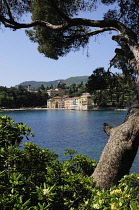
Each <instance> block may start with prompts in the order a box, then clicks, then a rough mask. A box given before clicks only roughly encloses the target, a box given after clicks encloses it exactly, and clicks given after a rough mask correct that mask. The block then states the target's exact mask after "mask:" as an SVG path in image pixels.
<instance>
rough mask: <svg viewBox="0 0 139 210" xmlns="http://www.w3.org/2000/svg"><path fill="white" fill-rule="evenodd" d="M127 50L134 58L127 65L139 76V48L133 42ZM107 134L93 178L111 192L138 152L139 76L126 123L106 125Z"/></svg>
mask: <svg viewBox="0 0 139 210" xmlns="http://www.w3.org/2000/svg"><path fill="white" fill-rule="evenodd" d="M128 47H129V48H128V49H130V50H131V52H132V59H129V60H128V62H129V63H130V65H132V67H133V68H134V70H135V71H136V73H137V74H139V45H138V44H133V42H131V45H128ZM133 55H134V57H133ZM104 131H105V132H106V133H107V134H108V136H109V140H108V142H107V144H106V146H105V148H104V150H103V152H102V155H101V157H100V160H99V163H98V165H97V167H96V169H95V171H94V173H93V174H92V177H93V179H94V181H95V182H96V186H97V187H101V188H104V189H109V188H110V187H112V186H113V185H117V184H118V181H119V180H120V179H121V178H122V177H123V176H124V175H126V174H129V171H130V168H131V166H132V163H133V161H134V158H135V156H136V154H137V151H138V146H139V76H138V77H137V80H136V84H135V96H134V99H133V102H132V105H131V107H130V109H129V111H128V113H127V116H126V119H125V121H124V123H123V124H121V125H120V126H117V127H111V126H109V125H108V124H107V123H104Z"/></svg>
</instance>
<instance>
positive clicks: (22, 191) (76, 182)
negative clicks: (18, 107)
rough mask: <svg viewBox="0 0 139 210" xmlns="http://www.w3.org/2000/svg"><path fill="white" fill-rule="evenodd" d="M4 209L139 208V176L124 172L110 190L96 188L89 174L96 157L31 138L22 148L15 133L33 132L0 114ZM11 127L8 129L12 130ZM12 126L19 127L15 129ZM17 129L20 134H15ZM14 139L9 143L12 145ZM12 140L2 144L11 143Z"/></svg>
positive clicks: (1, 201) (0, 184) (0, 191)
mask: <svg viewBox="0 0 139 210" xmlns="http://www.w3.org/2000/svg"><path fill="white" fill-rule="evenodd" d="M3 122H4V123H5V122H6V124H5V126H6V125H7V127H6V133H7V135H3V132H4V127H3V126H0V138H1V149H0V169H1V172H0V209H3V210H68V209H69V210H76V209H81V210H82V209H84V210H85V209H86V210H92V209H101V210H104V209H107V210H110V209H111V210H117V209H118V210H130V209H131V210H137V209H138V208H139V175H137V174H131V175H128V176H125V177H124V178H123V179H122V180H121V181H120V182H119V185H118V186H114V187H113V188H111V189H110V190H107V191H104V190H103V189H98V188H95V183H94V182H93V180H92V177H91V176H90V175H91V174H92V172H93V170H94V168H95V166H96V161H94V160H91V159H90V158H89V157H87V156H83V155H80V154H76V152H75V151H73V150H71V149H67V150H66V153H65V155H67V156H69V160H67V161H64V162H59V161H58V156H57V155H56V154H55V153H54V152H51V151H49V150H48V149H43V148H40V147H39V146H37V145H35V144H33V143H25V144H24V148H23V149H20V148H19V145H17V144H13V142H15V139H16V138H19V137H22V135H23V134H25V135H28V134H29V133H31V131H30V128H28V127H27V126H25V125H22V127H20V126H19V125H20V124H16V123H14V121H13V120H12V119H11V118H9V117H6V116H4V117H2V116H0V123H1V125H3ZM8 128H9V134H8ZM11 128H13V131H15V130H14V128H15V129H16V131H17V133H16V132H13V136H12V135H11V131H12V129H11ZM17 134H18V135H17ZM9 138H11V144H9V142H10V141H9ZM7 139H8V144H5V143H4V144H2V141H3V142H7ZM5 145H6V146H5Z"/></svg>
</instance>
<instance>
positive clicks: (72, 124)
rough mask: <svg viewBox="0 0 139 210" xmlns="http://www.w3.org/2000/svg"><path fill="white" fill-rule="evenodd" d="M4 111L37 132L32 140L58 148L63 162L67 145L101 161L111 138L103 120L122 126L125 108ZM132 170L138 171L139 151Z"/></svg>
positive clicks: (50, 148) (57, 150)
mask: <svg viewBox="0 0 139 210" xmlns="http://www.w3.org/2000/svg"><path fill="white" fill-rule="evenodd" d="M2 114H6V115H8V116H10V117H12V118H13V119H14V120H15V122H23V123H26V124H27V125H28V126H30V127H31V128H32V132H33V133H34V135H35V137H30V141H32V142H34V143H35V144H37V145H39V146H40V147H42V148H48V149H49V150H50V151H52V150H53V151H55V153H56V154H58V155H59V160H61V161H62V160H65V159H66V157H65V156H64V152H65V151H64V150H65V149H67V148H71V149H73V150H76V151H77V152H78V153H79V154H83V155H87V156H89V157H90V158H92V159H95V160H97V161H98V160H99V157H100V155H101V152H102V150H103V148H104V146H105V145H106V143H107V140H108V137H107V135H106V134H105V133H104V131H103V123H104V122H107V123H108V124H110V125H112V126H117V125H120V124H121V123H122V122H123V121H124V118H125V116H126V111H65V110H39V111H38V110H33V111H32V110H30V111H8V112H4V113H2ZM25 142H27V140H26V139H24V140H23V143H25ZM131 172H136V173H139V154H137V156H136V159H135V161H134V164H133V166H132V169H131Z"/></svg>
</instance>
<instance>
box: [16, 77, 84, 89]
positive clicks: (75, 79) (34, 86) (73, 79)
mask: <svg viewBox="0 0 139 210" xmlns="http://www.w3.org/2000/svg"><path fill="white" fill-rule="evenodd" d="M58 81H61V82H62V83H65V84H66V85H67V86H68V85H71V84H73V83H75V84H79V83H81V82H83V83H84V84H85V83H86V82H87V81H88V76H77V77H70V78H68V79H65V80H64V79H58V80H54V81H49V82H44V81H39V82H37V81H25V82H22V83H20V84H19V85H16V87H18V86H20V85H21V86H25V87H27V86H28V85H31V89H37V88H38V87H40V86H41V85H44V87H45V88H46V87H47V86H48V87H49V86H51V85H53V86H56V85H57V84H58Z"/></svg>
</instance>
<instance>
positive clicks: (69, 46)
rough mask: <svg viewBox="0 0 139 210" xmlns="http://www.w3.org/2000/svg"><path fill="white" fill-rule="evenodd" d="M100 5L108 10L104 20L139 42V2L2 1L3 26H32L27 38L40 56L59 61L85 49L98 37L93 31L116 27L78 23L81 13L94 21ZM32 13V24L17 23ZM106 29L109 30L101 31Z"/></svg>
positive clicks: (15, 27)
mask: <svg viewBox="0 0 139 210" xmlns="http://www.w3.org/2000/svg"><path fill="white" fill-rule="evenodd" d="M101 4H104V5H106V6H108V10H107V12H106V13H105V14H104V17H103V20H108V21H109V20H110V21H112V20H114V21H120V22H121V23H123V24H124V25H125V26H126V27H128V28H129V29H132V30H133V31H134V32H135V33H136V35H137V36H138V38H139V24H138V22H139V1H138V0H43V1H40V0H32V1H31V0H29V1H27V0H11V1H10V0H0V10H1V14H0V22H1V23H2V24H3V25H4V26H5V27H10V28H13V29H19V28H30V27H32V26H33V30H30V31H27V34H28V35H29V37H30V39H31V40H32V41H33V42H37V43H38V50H39V52H40V53H43V54H44V55H45V56H46V57H49V58H53V59H58V58H59V57H60V56H64V55H66V54H67V53H69V52H70V51H71V50H74V51H77V50H79V49H80V47H85V46H86V45H87V44H88V42H89V37H90V36H92V35H95V34H96V33H91V32H92V31H91V30H92V29H91V27H93V28H94V27H99V28H100V29H101V30H100V31H98V33H101V32H104V31H106V30H113V29H112V27H115V26H114V25H113V23H115V24H116V23H117V22H111V24H110V25H109V22H106V21H105V22H103V25H102V22H100V21H99V22H95V23H94V22H89V21H87V20H85V19H84V18H78V19H75V18H76V17H80V16H81V15H82V12H91V19H92V20H93V12H94V11H96V10H99V8H100V5H101ZM29 11H30V12H31V13H32V20H33V22H32V24H31V23H30V24H21V23H19V22H17V21H19V18H21V16H23V15H24V14H25V13H26V12H29ZM80 20H81V22H80ZM85 21H87V22H85ZM104 27H109V28H108V29H106V28H105V29H104V30H102V28H104ZM117 27H118V25H117ZM119 27H120V26H119ZM93 30H94V29H93ZM98 33H97V34H98Z"/></svg>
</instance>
